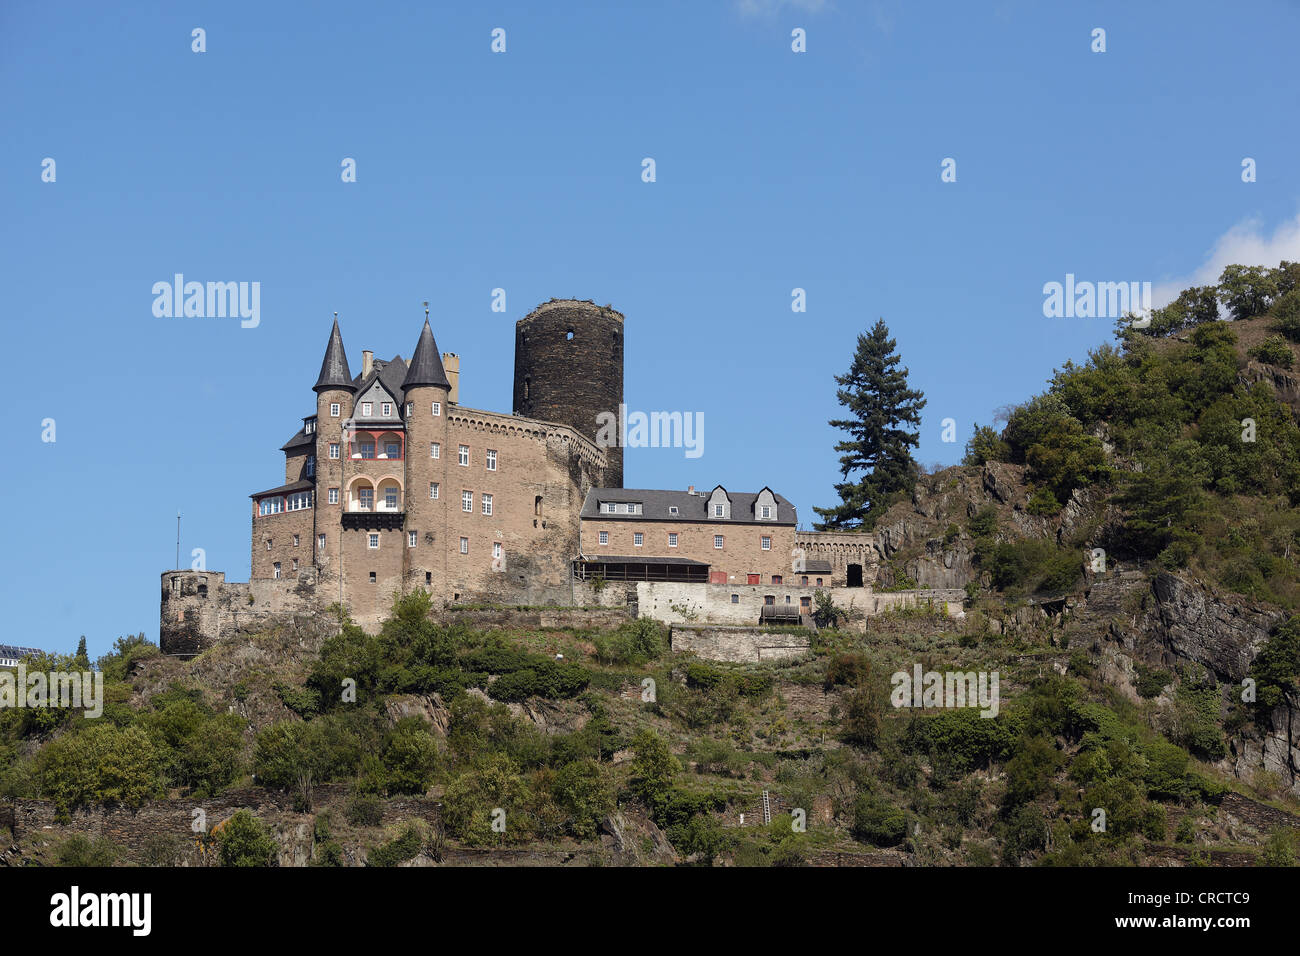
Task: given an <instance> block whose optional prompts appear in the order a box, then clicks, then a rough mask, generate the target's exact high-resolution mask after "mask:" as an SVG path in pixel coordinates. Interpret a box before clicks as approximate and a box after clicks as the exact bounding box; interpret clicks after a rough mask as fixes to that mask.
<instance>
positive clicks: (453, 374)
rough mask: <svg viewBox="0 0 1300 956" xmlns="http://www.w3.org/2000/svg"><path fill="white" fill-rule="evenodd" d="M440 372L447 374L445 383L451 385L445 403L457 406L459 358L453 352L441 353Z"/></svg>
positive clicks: (458, 395) (458, 399)
mask: <svg viewBox="0 0 1300 956" xmlns="http://www.w3.org/2000/svg"><path fill="white" fill-rule="evenodd" d="M442 370H443V371H444V372H446V373H447V381H448V382H449V383H450V384H451V392H450V394H448V395H447V401H448V402H450V403H451V404H453V405H458V404H460V356H459V355H457V354H456V353H455V352H443V353H442Z"/></svg>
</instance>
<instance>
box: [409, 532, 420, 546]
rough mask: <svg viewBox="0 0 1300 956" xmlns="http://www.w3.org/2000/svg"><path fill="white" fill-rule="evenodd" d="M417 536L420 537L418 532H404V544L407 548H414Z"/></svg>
mask: <svg viewBox="0 0 1300 956" xmlns="http://www.w3.org/2000/svg"><path fill="white" fill-rule="evenodd" d="M419 537H420V536H419V534H418V533H417V532H415V531H408V532H406V546H407V547H408V548H414V547H415V542H416V541H417V540H418V539H419Z"/></svg>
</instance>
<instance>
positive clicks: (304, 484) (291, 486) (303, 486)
mask: <svg viewBox="0 0 1300 956" xmlns="http://www.w3.org/2000/svg"><path fill="white" fill-rule="evenodd" d="M315 487H316V483H315V482H314V481H312V480H311V479H310V478H299V479H298V480H297V481H291V482H289V483H288V484H287V485H281V486H280V487H279V488H268V489H266V491H255V492H253V493H252V494H251V495H249V496H248V497H250V498H264V497H266V496H267V495H287V494H288V493H289V492H291V491H310V490H311V489H312V488H315Z"/></svg>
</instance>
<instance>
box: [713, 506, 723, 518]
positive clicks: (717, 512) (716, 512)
mask: <svg viewBox="0 0 1300 956" xmlns="http://www.w3.org/2000/svg"><path fill="white" fill-rule="evenodd" d="M725 511H726V505H714V506H713V517H715V518H721V517H722V515H723V513H724V512H725Z"/></svg>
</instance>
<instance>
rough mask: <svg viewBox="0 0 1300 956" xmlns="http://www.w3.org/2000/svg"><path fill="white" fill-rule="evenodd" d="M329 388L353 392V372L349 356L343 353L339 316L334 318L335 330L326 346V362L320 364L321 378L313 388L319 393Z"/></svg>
mask: <svg viewBox="0 0 1300 956" xmlns="http://www.w3.org/2000/svg"><path fill="white" fill-rule="evenodd" d="M327 388H342V389H347V390H348V391H352V372H351V371H349V370H348V355H347V353H346V352H344V351H343V336H342V334H341V333H340V332H339V320H338V317H337V316H335V317H334V328H333V330H332V331H331V332H330V343H329V345H327V346H325V360H324V361H323V362H321V363H320V377H319V378H317V379H316V384H315V385H313V386H312V389H313V390H314V391H317V392H319V391H321V390H322V389H327Z"/></svg>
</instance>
